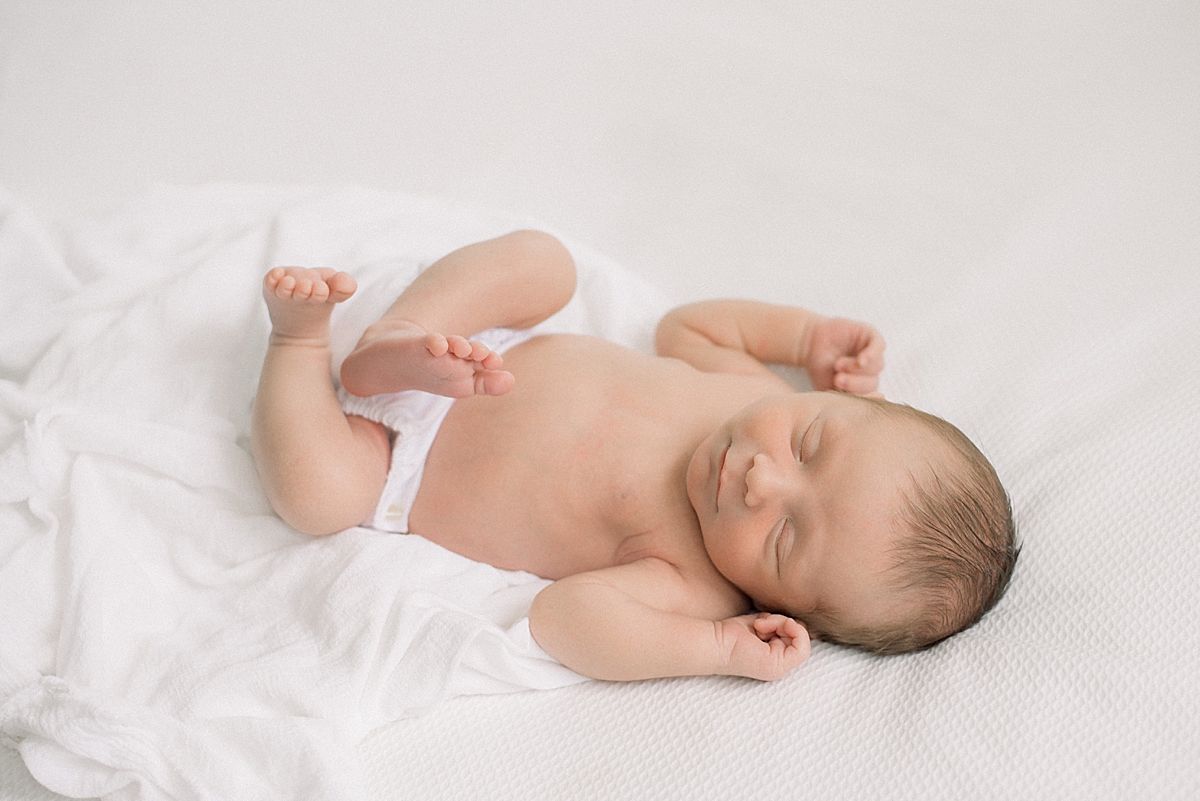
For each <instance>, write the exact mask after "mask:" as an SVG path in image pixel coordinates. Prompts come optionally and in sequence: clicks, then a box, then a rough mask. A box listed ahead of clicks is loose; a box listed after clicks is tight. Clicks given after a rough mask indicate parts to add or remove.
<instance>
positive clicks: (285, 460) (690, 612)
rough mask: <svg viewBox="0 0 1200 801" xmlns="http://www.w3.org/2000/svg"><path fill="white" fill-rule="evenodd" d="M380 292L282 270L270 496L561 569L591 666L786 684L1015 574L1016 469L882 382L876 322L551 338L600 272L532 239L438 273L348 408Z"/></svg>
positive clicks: (557, 596)
mask: <svg viewBox="0 0 1200 801" xmlns="http://www.w3.org/2000/svg"><path fill="white" fill-rule="evenodd" d="M355 289H356V284H355V281H354V279H353V278H352V277H351V276H350V275H348V274H347V273H344V272H337V271H334V270H331V269H318V270H312V269H303V268H294V267H288V268H281V267H277V268H275V269H273V270H271V271H270V272H269V273H268V274H267V276H266V278H265V279H264V285H263V294H264V297H265V299H266V302H267V307H268V310H269V312H270V317H271V323H272V332H271V338H270V344H269V347H268V349H267V354H266V358H265V360H264V363H263V369H262V377H261V380H260V384H259V389H258V394H257V396H256V398H255V405H254V423H253V443H254V455H255V459H256V462H257V464H258V469H259V473H260V475H261V477H262V480H263V485H264V487H265V489H266V492H267V496H268V497H269V498H270V500H271V503H272V505H273V506H274V508H275V510H276V511H277V512H278V513H279V515H280V516H281V517H282V518H283V519H284V520H286V521H287V522H288V523H290V524H291V525H292V526H294V527H295V528H297V529H299V530H300V531H304V532H307V533H309V534H314V535H321V534H332V533H334V532H337V531H340V530H343V529H346V528H349V527H351V526H355V525H370V526H373V527H376V528H381V529H385V530H391V531H400V532H411V533H414V534H419V535H421V536H423V537H425V538H427V539H429V540H432V541H433V542H436V543H439V544H440V545H443V546H444V547H446V548H449V549H450V550H453V551H456V552H458V553H460V554H462V555H464V556H467V557H469V558H471V559H475V560H478V561H481V562H487V563H489V564H492V565H495V566H496V567H500V568H506V569H514V570H525V571H529V572H531V573H534V574H537V575H539V576H542V577H544V578H547V579H552V580H553V582H554V583H553V584H551V585H549V586H548V587H546V588H545V589H544V590H542V592H541V593H540V594H539V595H538V596H537V598H536V599H535V600H534V602H533V605H532V607H531V609H530V612H529V626H530V631H531V632H532V634H533V636H534V639H535V640H536V641H537V642H538V644H539V645H540V646H541V647H542V648H543V649H544V650H545V651H547V652H548V653H549V654H550V655H551V656H553V657H555V658H556V659H558V660H559V661H560V662H562V663H563V664H564V665H566V666H567V667H569V668H571V669H573V670H575V671H577V672H579V673H582V674H584V675H587V676H591V677H594V678H600V679H613V680H632V679H642V678H651V677H659V676H683V675H701V674H734V675H741V676H749V677H753V678H758V679H777V678H780V677H781V676H783V675H784V674H786V673H787V672H788V671H789V670H791V669H792V668H794V667H796V666H797V665H799V664H800V663H801V662H803V661H804V659H805V658H806V657H807V656H808V653H809V639H810V637H812V638H820V639H824V640H829V641H833V642H839V643H843V644H847V645H852V646H857V647H861V648H866V649H869V650H871V651H874V652H877V653H899V652H904V651H910V650H916V649H920V648H924V647H927V646H929V645H931V644H933V643H935V642H938V641H939V640H941V639H943V638H945V637H947V636H949V635H951V634H953V633H955V632H957V631H960V630H962V629H963V628H966V627H967V626H970V625H972V624H973V623H974V622H975V621H977V620H978V619H979V618H980V616H981V615H983V613H984V612H986V611H987V610H988V609H990V608H991V607H992V606H993V605H994V604H995V603H996V601H997V600H998V599H999V598H1000V596H1001V595H1002V594H1003V592H1004V590H1005V587H1006V586H1007V584H1008V580H1009V577H1010V576H1011V574H1012V569H1013V565H1014V563H1015V560H1016V557H1017V552H1018V549H1017V548H1016V547H1015V545H1014V531H1013V523H1012V514H1011V510H1010V507H1009V502H1008V498H1007V495H1006V494H1005V492H1004V489H1003V488H1002V486H1001V485H1000V482H999V480H998V479H997V477H996V474H995V471H994V470H993V469H992V467H991V465H990V464H989V463H988V462H987V460H986V459H985V458H984V457H983V456H982V454H980V452H979V451H978V449H977V448H975V446H974V445H972V444H971V442H970V441H969V440H968V439H967V438H966V437H965V436H963V434H962V433H961V432H959V431H958V429H956V428H955V427H954V426H952V425H950V424H949V423H947V422H945V421H943V420H941V419H939V418H936V417H933V416H931V415H927V414H925V413H923V412H919V411H917V410H915V409H912V408H910V407H907V406H902V405H897V404H892V403H889V402H887V401H885V400H883V398H882V397H881V396H879V395H878V394H876V393H875V390H876V388H877V386H878V375H879V372H880V370H881V369H882V367H883V350H884V343H883V339H882V337H880V335H879V333H878V332H877V331H875V329H874V328H872V327H871V326H869V325H866V324H863V323H858V322H854V321H850V320H844V319H831V318H826V317H823V316H820V315H817V314H814V313H812V312H808V311H804V310H802V309H797V308H791V307H785V306H776V305H771V304H765V303H757V302H750V301H712V302H705V303H697V304H691V305H687V306H683V307H681V308H678V309H675V310H674V311H672V312H671V313H669V314H668V315H667V316H666V317H665V318H664V319H663V320H662V322H661V323H660V324H659V326H658V330H657V335H656V347H657V351H658V356H647V355H645V354H643V353H639V352H636V351H632V350H629V349H627V348H624V347H620V346H618V345H615V344H612V343H609V342H606V341H603V340H600V339H596V338H593V337H585V336H575V335H567V334H555V333H543V332H542V331H541V330H540V328H534V327H535V326H538V324H539V323H541V322H542V321H544V320H546V319H547V318H549V317H550V316H551V315H552V314H554V313H555V312H556V311H558V310H559V309H561V308H562V307H563V306H564V305H565V304H566V303H567V301H568V300H569V299H570V298H571V296H572V294H573V293H574V291H575V268H574V262H573V261H572V259H571V256H570V254H569V253H568V252H567V250H566V249H565V248H564V247H563V246H562V245H561V243H559V242H558V240H556V239H555V238H553V237H551V236H549V235H547V234H542V233H538V232H533V231H518V232H515V233H512V234H508V235H506V236H502V237H499V238H497V239H493V240H489V241H486V242H480V243H477V244H474V245H470V246H468V247H465V248H462V249H460V250H457V251H455V252H453V253H451V254H449V255H448V256H445V257H443V258H442V259H440V260H439V261H437V262H435V263H434V264H433V265H432V266H430V267H429V268H428V269H427V270H425V271H424V272H423V273H421V275H420V276H419V277H418V278H417V279H416V280H415V281H414V282H413V283H412V284H411V285H410V286H409V287H408V288H407V289H406V290H405V291H404V292H403V293H402V294H401V295H400V297H399V298H398V299H397V300H396V301H395V303H394V304H393V305H392V306H391V307H390V309H389V310H388V311H387V312H386V313H385V314H384V315H383V317H382V318H381V319H380V320H379V321H378V322H376V323H374V324H373V325H371V326H370V327H369V328H367V330H366V332H365V333H364V334H363V336H362V339H361V340H360V341H359V343H358V345H357V346H356V348H355V349H354V351H353V352H352V353H351V354H350V355H349V356H348V357H347V358H346V360H345V362H344V363H343V365H342V368H341V383H342V386H343V389H342V390H341V392H340V395H339V391H338V390H337V388H336V387H335V385H334V382H333V381H332V380H331V377H330V373H329V358H330V354H329V318H330V312H331V311H332V309H333V307H334V305H335V304H337V303H340V302H341V301H344V300H345V299H347V298H349V297H350V296H351V295H352V294H353V293H354V292H355ZM467 335H469V336H471V337H472V338H470V339H468V338H466V336H467ZM501 352H503V356H502V355H501ZM768 363H782V364H790V365H796V366H799V367H803V368H805V369H806V370H807V371H808V373H809V374H810V376H811V377H812V382H813V385H814V387H816V389H817V390H820V391H815V392H796V391H794V390H793V389H792V388H791V387H790V386H789V385H788V384H787V383H786V382H785V381H784V380H782V379H781V378H779V377H778V376H777V375H775V374H774V373H773V372H771V371H770V370H769V369H767V368H766V367H765V366H764V365H765V364H768Z"/></svg>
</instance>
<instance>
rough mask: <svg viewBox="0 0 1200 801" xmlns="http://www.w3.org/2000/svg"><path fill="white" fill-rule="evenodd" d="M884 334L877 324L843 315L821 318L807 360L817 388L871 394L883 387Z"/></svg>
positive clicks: (811, 336)
mask: <svg viewBox="0 0 1200 801" xmlns="http://www.w3.org/2000/svg"><path fill="white" fill-rule="evenodd" d="M884 347H885V344H884V341H883V336H882V335H881V334H880V333H879V332H878V331H876V330H875V327H874V326H870V325H867V324H866V323H860V322H857V321H855V320H846V319H844V318H841V317H818V318H817V319H815V320H814V321H813V323H812V328H811V329H810V331H809V340H808V348H807V354H808V359H807V363H806V364H805V365H804V367H805V369H807V370H808V374H809V376H810V377H811V378H812V382H813V388H814V389H819V390H825V389H840V390H843V391H845V392H851V393H853V394H855V395H870V394H873V393H875V392H876V390H878V389H879V373H880V371H881V370H883V349H884Z"/></svg>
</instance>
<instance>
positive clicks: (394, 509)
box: [337, 323, 552, 534]
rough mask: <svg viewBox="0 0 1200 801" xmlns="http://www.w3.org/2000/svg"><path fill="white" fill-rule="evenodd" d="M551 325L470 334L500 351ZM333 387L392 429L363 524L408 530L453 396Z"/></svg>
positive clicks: (358, 410)
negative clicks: (378, 488) (379, 485)
mask: <svg viewBox="0 0 1200 801" xmlns="http://www.w3.org/2000/svg"><path fill="white" fill-rule="evenodd" d="M551 330H552V327H551V326H548V325H546V323H541V324H540V325H536V326H533V327H532V328H526V329H522V330H517V329H512V328H489V329H488V330H486V331H480V332H479V333H477V334H474V335H472V336H471V339H473V340H476V341H478V342H482V343H483V344H485V345H487V346H488V348H489V349H490V350H491V351H493V352H494V353H504V352H505V351H507V350H508V349H509V348H512V347H515V346H517V345H519V344H521V343H522V342H526V341H528V340H530V339H532V338H533V337H535V336H538V335H539V334H542V333H549V332H550V331H551ZM337 393H338V400H340V401H341V403H342V410H343V411H345V412H346V413H347V414H356V415H358V416H360V417H365V418H367V419H368V420H374V421H375V422H376V423H382V424H383V425H385V426H387V428H388V430H389V431H390V432H391V433H392V435H393V439H392V459H391V463H390V464H389V465H388V474H387V480H386V481H385V482H384V486H383V492H382V493H380V496H379V502H378V503H376V504H375V510H374V511H373V512H371V516H370V517H368V518H367V519H366V520H364V521H363V522H362V525H364V526H367V527H369V528H373V529H376V530H378V531H393V532H396V533H398V534H407V533H409V532H408V513H409V512H410V511H412V505H413V501H415V500H416V499H417V490H419V489H420V488H421V477H422V476H424V475H425V458H426V457H427V456H428V455H429V449H430V448H431V447H432V446H433V440H434V439H435V438H436V437H437V432H438V429H439V428H441V427H442V421H443V420H445V419H446V414H447V413H448V412H449V411H450V407H451V406H453V405H454V399H453V398H447V397H445V396H444V395H433V394H431V393H429V392H421V391H419V390H409V391H406V392H389V393H385V394H382V395H371V396H369V397H366V398H360V397H358V396H357V395H351V394H350V393H349V392H347V391H346V389H345V387H341V386H339V387H338V388H337Z"/></svg>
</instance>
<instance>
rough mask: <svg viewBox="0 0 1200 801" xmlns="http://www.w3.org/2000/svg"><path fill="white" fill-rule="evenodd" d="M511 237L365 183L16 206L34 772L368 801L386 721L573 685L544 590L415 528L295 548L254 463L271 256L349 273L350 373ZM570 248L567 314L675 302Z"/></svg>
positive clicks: (4, 521) (52, 780)
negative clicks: (540, 623)
mask: <svg viewBox="0 0 1200 801" xmlns="http://www.w3.org/2000/svg"><path fill="white" fill-rule="evenodd" d="M516 224H518V221H512V220H498V219H495V218H491V217H488V216H487V215H485V214H482V213H477V212H470V211H468V210H464V209H456V208H452V207H448V206H445V205H443V204H438V203H434V202H427V201H419V200H415V199H411V198H407V197H403V196H396V195H387V194H381V193H376V192H369V191H365V190H354V189H345V190H337V191H333V190H309V189H296V190H274V189H256V188H247V187H233V186H224V187H211V188H199V189H190V190H174V189H166V188H163V189H158V190H155V191H153V192H151V193H150V194H148V195H147V196H145V197H143V198H142V199H140V200H139V201H137V202H134V203H132V204H130V205H129V206H128V207H126V209H125V210H124V211H123V212H122V213H120V214H118V215H117V216H115V217H113V218H111V219H109V220H106V221H104V222H99V223H87V224H80V225H78V226H77V227H74V228H71V229H68V230H66V232H65V233H64V235H63V237H62V240H61V241H55V240H53V239H52V238H51V237H50V236H49V235H47V234H46V233H45V232H44V231H43V229H42V228H41V227H40V226H39V225H38V224H37V222H36V221H35V220H33V219H31V218H30V216H29V215H28V214H26V213H24V212H23V211H22V210H21V209H20V208H19V207H18V206H17V205H15V204H14V203H13V202H12V200H11V199H9V198H8V197H6V196H4V195H2V194H0V285H3V286H4V287H5V288H6V289H5V291H4V292H2V293H0V321H2V322H0V733H2V739H3V742H4V743H5V744H7V745H8V746H12V747H15V748H17V749H18V750H19V752H20V754H21V757H22V758H23V759H24V761H25V763H26V765H27V766H28V768H29V770H30V772H31V773H32V774H33V776H34V777H36V778H37V780H38V781H40V782H41V783H42V784H44V785H45V786H46V787H48V788H50V789H52V790H55V791H57V792H59V793H63V794H65V795H70V796H75V797H90V796H106V797H109V798H120V799H146V800H149V799H213V798H255V799H334V798H337V799H349V798H354V799H358V798H363V797H364V795H365V789H364V785H363V780H362V770H361V765H360V762H359V759H358V757H357V755H356V752H355V745H356V744H357V743H358V742H359V740H360V739H361V738H362V737H363V736H364V734H365V733H366V732H368V731H369V730H371V729H372V728H374V727H377V726H379V725H380V724H382V723H385V722H387V721H390V720H395V719H398V718H402V717H405V716H410V715H415V714H418V713H421V712H424V711H427V710H429V709H431V708H433V707H435V706H437V705H438V704H439V702H440V701H442V700H443V699H446V698H449V697H452V696H456V695H463V694H472V693H502V692H508V691H513V690H520V689H525V688H550V687H561V686H564V685H569V684H573V683H576V682H578V681H581V678H580V677H579V676H577V675H576V674H574V673H572V672H570V671H568V670H566V669H565V668H563V667H562V666H561V665H559V664H558V663H557V662H555V661H553V660H552V659H550V658H549V657H547V656H546V655H545V654H544V653H543V652H542V651H541V650H540V649H538V648H537V646H536V644H535V643H534V642H533V641H532V638H531V637H530V636H529V632H528V627H527V624H526V620H525V615H526V612H527V609H528V606H529V603H530V601H531V600H532V598H533V596H534V595H535V594H536V593H537V591H538V590H539V589H540V588H541V587H542V586H544V585H545V582H544V581H542V580H540V579H537V578H536V577H534V576H531V575H528V574H524V573H515V572H505V571H501V570H496V569H494V568H491V567H489V566H487V565H481V564H477V563H474V562H471V561H469V560H467V559H464V558H462V557H459V556H457V555H455V554H453V553H450V552H448V551H445V550H443V549H441V548H439V547H438V546H436V545H433V544H432V543H429V542H427V541H425V540H423V539H420V538H418V537H397V536H394V535H388V534H380V533H377V532H372V531H369V530H366V529H351V530H349V531H347V532H344V533H342V534H338V535H336V536H333V537H328V538H322V539H312V538H308V537H305V536H303V535H300V534H298V533H297V532H295V531H293V530H292V529H290V528H289V527H288V526H286V525H285V524H284V523H283V522H282V521H280V520H279V519H278V518H277V517H276V516H275V515H274V514H272V512H271V509H270V507H269V505H268V504H267V502H266V500H265V498H264V495H263V493H262V490H261V487H260V484H259V482H258V479H257V475H256V473H255V468H254V463H253V459H252V458H251V455H250V453H249V447H248V436H249V427H250V407H251V401H252V398H253V395H254V390H255V385H256V382H257V374H258V370H259V367H260V364H261V359H262V355H263V352H264V350H265V343H266V336H267V331H268V327H269V326H268V321H267V317H266V311H265V307H264V305H263V303H262V298H261V280H262V275H263V273H264V272H265V271H266V270H267V269H268V268H269V267H271V266H273V265H276V264H307V265H314V266H316V265H336V266H337V267H340V268H342V269H346V270H349V271H350V272H352V273H353V274H355V275H356V276H357V277H358V279H359V283H360V286H361V289H360V291H359V293H358V295H357V296H356V297H355V298H354V299H353V300H352V301H350V302H348V303H346V304H344V308H340V309H339V310H338V312H337V320H336V337H335V350H336V351H337V354H338V357H341V356H344V354H345V353H346V352H348V350H349V348H350V347H352V346H353V344H354V342H355V341H356V340H357V339H358V336H359V334H360V333H361V331H362V328H363V327H365V326H366V324H367V323H368V322H370V321H371V320H373V319H375V318H376V317H377V316H378V314H379V313H380V312H381V311H382V309H383V308H385V307H386V306H387V305H388V304H389V303H390V302H391V300H392V299H394V298H395V296H396V294H397V292H398V289H397V287H399V286H403V285H405V284H407V283H408V281H410V280H411V278H412V275H413V274H414V273H415V271H416V270H417V269H418V267H419V266H420V265H422V264H426V263H428V262H430V261H432V260H433V259H435V258H436V257H438V256H440V255H442V254H444V253H446V252H449V251H450V250H453V249H454V248H456V247H459V246H461V245H463V244H465V243H468V242H471V241H476V240H479V239H483V238H486V237H490V236H494V235H497V234H499V233H501V232H503V231H506V230H510V229H511V228H513V227H515V225H516ZM572 250H573V253H574V255H575V256H576V258H577V261H578V263H579V267H580V275H581V281H580V291H579V293H578V296H577V298H576V299H575V300H573V301H572V303H571V304H570V305H569V306H568V307H567V308H566V309H564V311H563V312H561V313H560V315H559V316H558V324H559V325H560V326H561V327H562V329H563V330H573V331H578V332H590V333H595V334H600V335H603V336H607V337H609V338H612V339H615V340H618V341H622V342H625V343H627V344H629V345H631V346H636V347H642V348H646V347H649V345H650V342H651V337H652V332H653V319H654V318H655V317H657V315H658V314H660V313H661V311H662V307H663V305H664V304H663V302H662V299H661V296H659V295H657V294H656V293H655V292H654V291H653V290H651V289H649V288H648V287H646V286H645V285H644V283H642V282H641V281H640V280H637V279H634V278H633V277H631V276H630V275H628V274H627V273H625V272H623V271H622V270H621V269H620V268H618V267H616V266H615V265H613V264H611V263H609V262H606V261H604V260H603V259H600V258H599V257H595V256H594V255H592V254H589V253H588V252H587V251H586V250H584V249H581V248H577V247H573V248H572ZM334 361H335V364H333V365H331V369H336V367H337V358H335V360H334Z"/></svg>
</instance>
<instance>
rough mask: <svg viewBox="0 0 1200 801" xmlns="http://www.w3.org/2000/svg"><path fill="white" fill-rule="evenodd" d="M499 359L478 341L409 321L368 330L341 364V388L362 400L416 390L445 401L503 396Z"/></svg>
mask: <svg viewBox="0 0 1200 801" xmlns="http://www.w3.org/2000/svg"><path fill="white" fill-rule="evenodd" d="M503 364H504V360H503V359H502V358H501V357H500V354H499V353H492V351H491V350H490V349H489V348H488V347H487V345H484V344H483V343H482V342H475V341H474V340H468V339H466V338H464V337H461V336H457V335H454V334H451V335H446V334H439V333H436V332H429V331H426V330H425V329H424V328H422V327H421V326H420V325H418V324H417V323H414V322H410V321H408V320H384V321H380V322H379V323H376V324H375V325H373V326H371V328H369V329H368V331H367V333H366V334H364V335H363V338H362V339H361V340H360V341H359V343H358V345H357V346H356V347H355V348H354V352H353V353H352V354H351V355H350V356H349V357H347V358H346V361H345V362H344V363H343V364H342V385H343V386H344V387H346V390H347V391H349V392H353V393H354V394H355V395H359V396H362V397H366V396H368V395H378V394H380V393H384V392H402V391H404V390H408V389H419V390H422V391H424V392H432V393H433V394H435V395H445V396H446V397H448V398H466V397H469V396H471V395H503V394H504V393H505V392H508V391H509V390H510V389H512V386H513V377H512V373H508V372H505V371H503V370H500V369H499V368H500V367H501V366H503Z"/></svg>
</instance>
